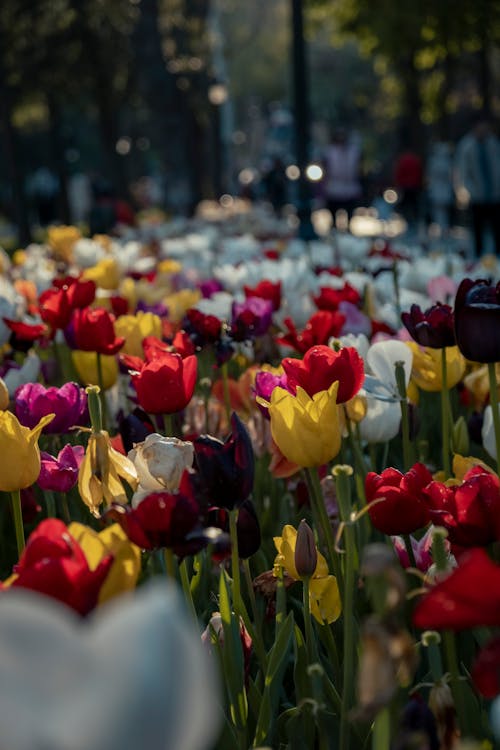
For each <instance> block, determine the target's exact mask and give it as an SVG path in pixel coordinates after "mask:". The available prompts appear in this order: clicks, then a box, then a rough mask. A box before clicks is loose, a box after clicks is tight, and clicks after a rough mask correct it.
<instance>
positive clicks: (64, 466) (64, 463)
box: [38, 445, 85, 492]
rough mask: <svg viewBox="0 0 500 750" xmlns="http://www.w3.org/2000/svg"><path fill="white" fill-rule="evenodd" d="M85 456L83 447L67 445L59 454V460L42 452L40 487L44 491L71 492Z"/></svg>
mask: <svg viewBox="0 0 500 750" xmlns="http://www.w3.org/2000/svg"><path fill="white" fill-rule="evenodd" d="M84 455H85V448H84V447H83V445H65V446H64V448H63V449H62V450H61V451H59V453H58V454H57V458H55V457H54V456H51V455H50V453H45V451H42V452H41V453H40V464H41V469H40V475H39V477H38V485H39V486H40V487H41V488H42V490H51V491H52V492H69V491H70V489H71V488H72V487H74V486H75V484H76V482H77V480H78V470H79V468H80V464H81V463H82V461H83V456H84Z"/></svg>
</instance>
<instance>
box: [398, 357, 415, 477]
mask: <svg viewBox="0 0 500 750" xmlns="http://www.w3.org/2000/svg"><path fill="white" fill-rule="evenodd" d="M396 383H397V386H398V391H399V397H400V404H401V431H402V433H403V464H404V470H405V471H408V469H409V468H410V466H411V465H412V459H411V441H410V416H409V412H408V401H407V400H406V381H405V370H404V366H403V363H402V362H396Z"/></svg>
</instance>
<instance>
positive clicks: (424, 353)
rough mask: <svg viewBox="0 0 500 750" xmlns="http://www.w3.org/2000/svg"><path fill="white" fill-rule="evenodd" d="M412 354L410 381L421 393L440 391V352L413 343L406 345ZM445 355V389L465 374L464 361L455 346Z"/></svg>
mask: <svg viewBox="0 0 500 750" xmlns="http://www.w3.org/2000/svg"><path fill="white" fill-rule="evenodd" d="M406 345H407V346H408V347H409V349H410V350H411V351H412V352H413V368H412V373H411V375H412V379H413V381H414V382H415V383H416V384H417V385H418V387H419V388H421V389H422V390H423V391H441V390H442V387H443V377H442V374H441V373H442V367H441V351H440V350H439V349H429V348H425V349H422V348H421V347H420V346H419V345H418V344H416V343H414V342H413V341H408V342H407V344H406ZM445 353H446V387H447V388H453V387H454V386H455V385H456V384H457V383H459V382H460V380H461V379H462V377H463V375H464V373H465V360H464V358H463V356H462V355H461V353H460V351H459V349H458V347H457V346H449V347H447V348H446V349H445Z"/></svg>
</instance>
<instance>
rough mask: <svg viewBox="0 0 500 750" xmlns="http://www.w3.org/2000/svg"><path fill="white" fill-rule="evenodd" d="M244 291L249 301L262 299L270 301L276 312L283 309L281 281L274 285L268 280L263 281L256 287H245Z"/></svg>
mask: <svg viewBox="0 0 500 750" xmlns="http://www.w3.org/2000/svg"><path fill="white" fill-rule="evenodd" d="M243 291H244V292H245V297H246V298H247V299H248V298H249V297H260V298H261V299H266V300H268V301H269V302H271V304H272V306H273V310H274V311H276V310H279V309H280V307H281V281H277V282H276V283H274V282H273V281H269V280H268V279H263V280H262V281H259V283H258V284H257V285H256V286H254V287H251V286H246V285H245V286H244V287H243Z"/></svg>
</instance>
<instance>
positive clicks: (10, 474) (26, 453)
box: [0, 411, 54, 492]
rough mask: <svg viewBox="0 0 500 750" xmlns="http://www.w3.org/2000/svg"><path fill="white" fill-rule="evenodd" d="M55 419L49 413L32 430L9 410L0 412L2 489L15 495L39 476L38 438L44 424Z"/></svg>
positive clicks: (0, 471)
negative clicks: (24, 425)
mask: <svg viewBox="0 0 500 750" xmlns="http://www.w3.org/2000/svg"><path fill="white" fill-rule="evenodd" d="M53 418H54V414H46V415H45V416H43V417H42V418H41V419H40V421H39V422H38V424H36V425H35V426H34V427H33V429H29V428H28V427H23V425H21V424H20V422H19V420H18V419H17V417H15V416H14V414H12V413H11V412H9V411H1V412H0V455H1V457H2V467H1V469H0V490H1V491H2V492H14V491H16V490H20V489H24V488H25V487H29V486H30V485H31V484H33V483H34V482H36V480H37V479H38V475H39V474H40V450H39V448H38V438H39V437H40V433H41V432H42V430H43V428H44V427H45V425H47V424H49V422H50V421H51V420H52V419H53Z"/></svg>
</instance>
